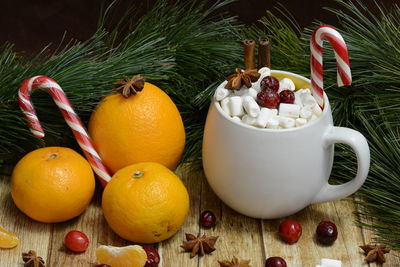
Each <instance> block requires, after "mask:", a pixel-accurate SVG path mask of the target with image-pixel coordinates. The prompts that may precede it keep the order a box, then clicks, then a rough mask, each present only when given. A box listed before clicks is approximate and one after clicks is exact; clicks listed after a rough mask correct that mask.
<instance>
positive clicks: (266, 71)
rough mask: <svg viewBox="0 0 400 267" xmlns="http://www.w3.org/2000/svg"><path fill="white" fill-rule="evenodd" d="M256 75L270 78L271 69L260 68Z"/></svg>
mask: <svg viewBox="0 0 400 267" xmlns="http://www.w3.org/2000/svg"><path fill="white" fill-rule="evenodd" d="M258 73H260V74H261V75H265V76H270V75H271V69H270V68H267V67H262V68H261V69H259V70H258ZM265 76H264V77H265Z"/></svg>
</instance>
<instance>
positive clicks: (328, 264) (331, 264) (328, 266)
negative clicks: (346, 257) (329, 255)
mask: <svg viewBox="0 0 400 267" xmlns="http://www.w3.org/2000/svg"><path fill="white" fill-rule="evenodd" d="M321 265H322V266H323V267H342V262H341V261H339V260H331V259H321Z"/></svg>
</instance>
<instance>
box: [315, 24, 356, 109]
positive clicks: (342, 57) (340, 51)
mask: <svg viewBox="0 0 400 267" xmlns="http://www.w3.org/2000/svg"><path fill="white" fill-rule="evenodd" d="M324 38H326V39H328V41H329V42H330V43H331V44H332V47H333V50H334V52H335V58H336V65H337V83H338V85H339V87H341V86H343V85H349V84H351V70H350V63H349V54H348V52H347V46H346V43H345V42H344V40H343V38H342V36H341V35H340V33H338V32H337V31H336V30H335V29H334V28H332V27H331V26H328V25H322V26H319V27H318V28H317V29H316V30H315V31H314V32H313V35H312V38H311V41H310V50H311V57H310V60H311V62H310V63H311V64H310V66H311V91H312V94H313V96H314V98H315V99H316V101H317V103H318V104H319V105H320V106H321V107H323V106H324V98H323V95H324V89H323V88H324V83H323V70H322V44H323V39H324Z"/></svg>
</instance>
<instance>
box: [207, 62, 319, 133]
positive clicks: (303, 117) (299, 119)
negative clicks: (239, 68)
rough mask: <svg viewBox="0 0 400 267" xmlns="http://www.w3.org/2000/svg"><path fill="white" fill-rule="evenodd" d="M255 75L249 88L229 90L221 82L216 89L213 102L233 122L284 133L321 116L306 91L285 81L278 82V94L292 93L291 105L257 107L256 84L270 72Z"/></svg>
mask: <svg viewBox="0 0 400 267" xmlns="http://www.w3.org/2000/svg"><path fill="white" fill-rule="evenodd" d="M258 72H259V73H260V78H259V79H258V80H257V81H256V82H254V83H252V86H251V87H250V88H247V87H245V86H243V87H242V88H241V89H240V90H229V89H226V88H225V85H226V84H227V81H224V82H223V83H221V84H220V85H219V86H218V88H217V89H216V91H215V95H214V97H215V99H216V100H217V101H219V103H220V105H221V108H222V110H223V111H224V112H225V113H226V114H228V115H229V116H230V117H231V119H232V120H233V121H236V122H241V123H244V124H247V125H250V126H254V127H258V128H269V129H284V128H293V127H300V126H303V125H305V124H306V123H307V122H310V121H313V120H315V119H316V118H318V117H319V116H320V115H321V113H322V110H321V108H320V106H319V105H318V104H317V102H316V100H315V99H314V97H313V96H312V95H311V91H310V89H308V88H307V89H298V90H296V91H295V89H296V88H295V85H294V83H293V81H292V80H291V79H289V78H284V79H282V80H281V81H279V90H278V94H279V93H280V92H281V91H283V90H291V91H294V95H295V100H294V103H293V104H287V103H280V104H279V107H278V109H269V108H265V107H260V106H259V105H258V103H257V102H256V100H257V94H258V93H259V92H260V91H261V87H260V82H261V80H262V79H263V78H265V77H267V76H270V75H271V70H270V69H269V68H266V67H263V68H261V69H260V70H259V71H258Z"/></svg>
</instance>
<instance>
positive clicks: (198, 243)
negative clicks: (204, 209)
mask: <svg viewBox="0 0 400 267" xmlns="http://www.w3.org/2000/svg"><path fill="white" fill-rule="evenodd" d="M217 239H218V236H206V235H203V236H200V234H199V235H198V236H197V237H196V236H195V235H192V234H186V240H187V241H184V242H183V245H182V246H181V247H182V248H183V249H184V250H185V251H191V253H190V257H191V258H193V257H194V256H196V255H197V254H199V255H205V254H209V253H211V252H213V251H214V250H215V247H214V245H215V242H217Z"/></svg>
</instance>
